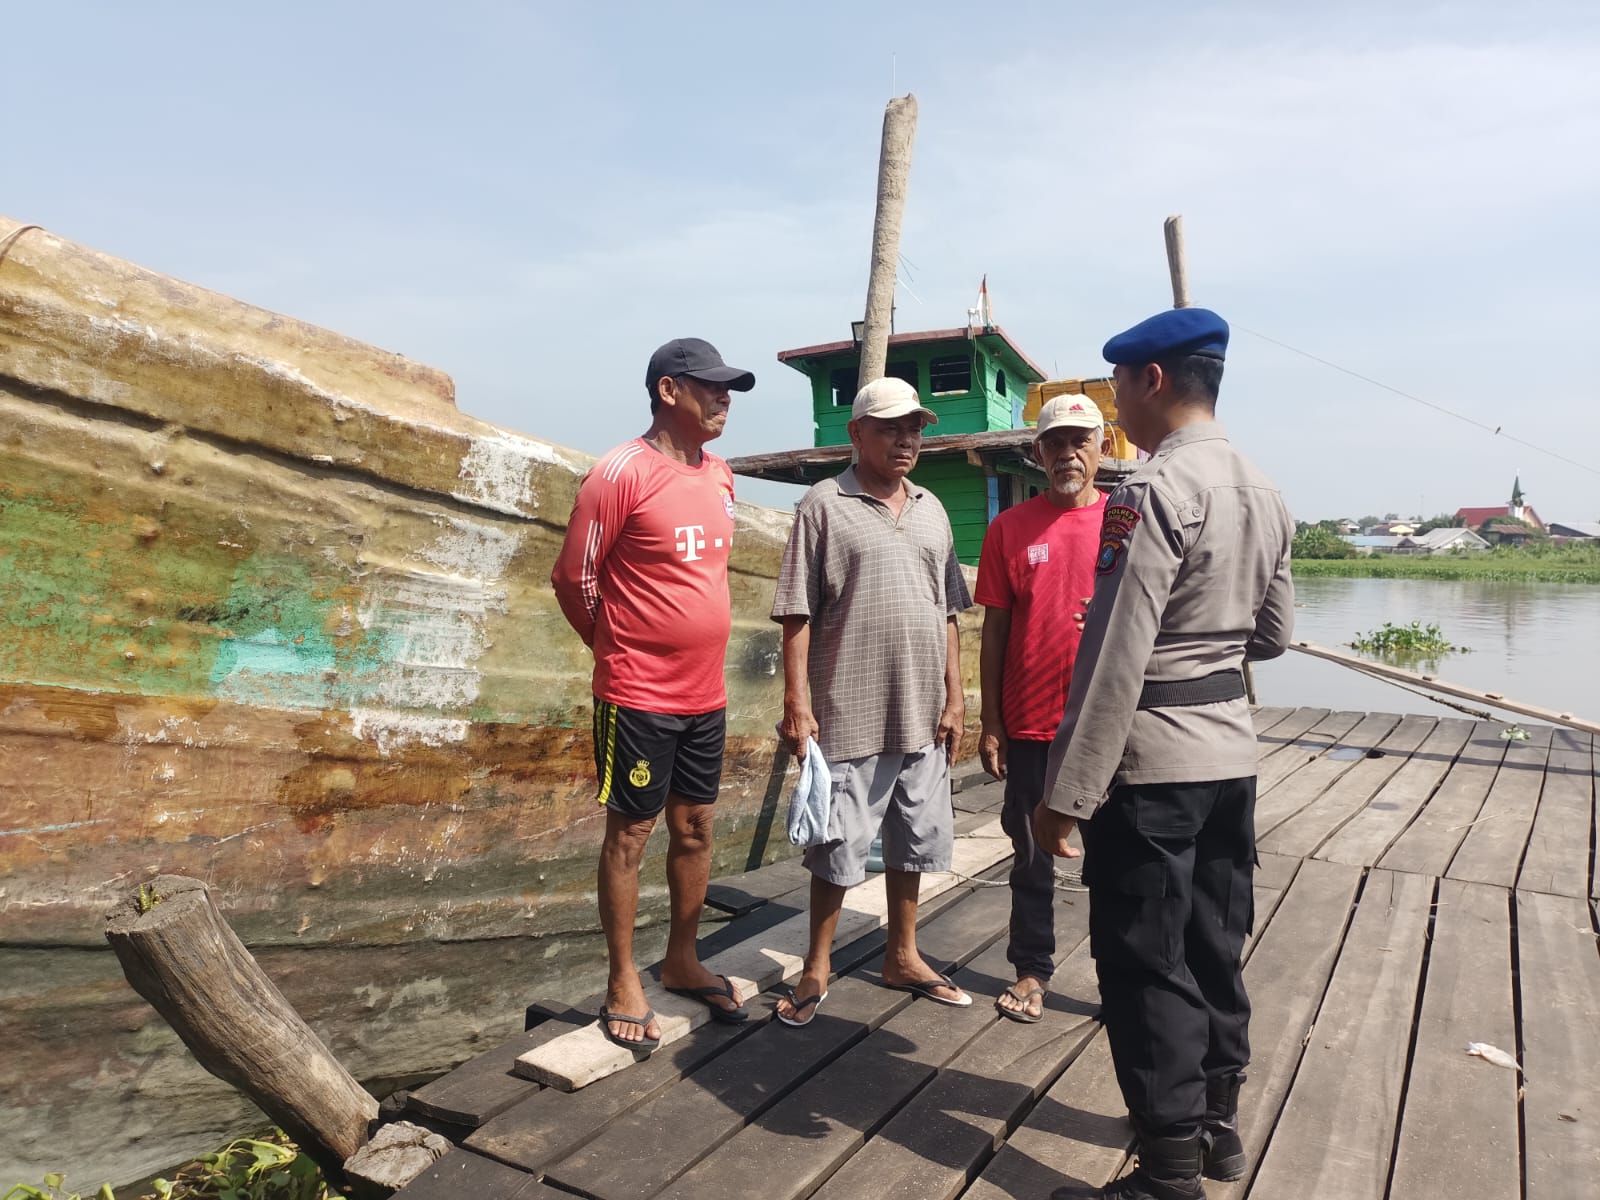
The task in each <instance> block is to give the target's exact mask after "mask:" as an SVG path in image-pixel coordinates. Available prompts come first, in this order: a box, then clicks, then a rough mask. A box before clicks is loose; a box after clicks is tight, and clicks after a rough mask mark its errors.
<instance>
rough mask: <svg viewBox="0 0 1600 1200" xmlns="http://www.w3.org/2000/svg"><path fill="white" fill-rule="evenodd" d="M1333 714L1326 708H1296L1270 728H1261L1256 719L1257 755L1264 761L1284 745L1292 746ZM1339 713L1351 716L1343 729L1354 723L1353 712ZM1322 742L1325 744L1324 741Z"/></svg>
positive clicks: (1284, 746) (1282, 748)
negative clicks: (1258, 749)
mask: <svg viewBox="0 0 1600 1200" xmlns="http://www.w3.org/2000/svg"><path fill="white" fill-rule="evenodd" d="M1334 715H1335V714H1334V713H1332V712H1331V711H1329V710H1328V709H1326V708H1296V709H1293V710H1292V711H1291V712H1290V713H1289V714H1288V715H1287V716H1285V717H1283V718H1282V719H1280V720H1279V721H1277V722H1275V723H1274V724H1273V725H1272V727H1271V728H1270V729H1263V728H1262V727H1261V724H1260V722H1259V721H1258V722H1257V723H1256V742H1257V743H1258V745H1259V747H1260V753H1259V755H1258V757H1259V758H1260V759H1261V761H1263V762H1264V761H1265V760H1266V759H1267V758H1269V757H1271V756H1272V755H1274V754H1277V753H1279V752H1280V751H1282V750H1284V749H1285V748H1286V747H1289V746H1293V745H1294V744H1295V743H1296V742H1297V741H1299V740H1300V739H1301V738H1302V737H1303V736H1305V735H1306V734H1308V733H1309V732H1310V731H1311V730H1313V729H1315V728H1316V727H1317V726H1318V725H1320V724H1322V722H1324V721H1326V720H1327V719H1328V718H1329V717H1332V716H1334ZM1341 715H1349V716H1350V717H1351V720H1350V724H1349V725H1346V726H1344V729H1349V728H1351V727H1352V726H1354V725H1355V720H1354V714H1341ZM1343 731H1344V730H1343V729H1341V730H1340V732H1343ZM1316 740H1317V739H1315V738H1313V739H1312V741H1316ZM1308 744H1309V743H1308ZM1322 744H1326V743H1325V741H1323V743H1322Z"/></svg>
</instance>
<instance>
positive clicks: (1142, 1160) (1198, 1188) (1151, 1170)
mask: <svg viewBox="0 0 1600 1200" xmlns="http://www.w3.org/2000/svg"><path fill="white" fill-rule="evenodd" d="M1205 1195H1206V1193H1205V1188H1204V1187H1203V1186H1202V1185H1201V1183H1200V1135H1199V1134H1195V1135H1194V1136H1192V1137H1186V1138H1158V1137H1145V1136H1143V1135H1141V1136H1140V1138H1139V1163H1138V1165H1137V1166H1136V1167H1134V1169H1133V1171H1132V1172H1131V1173H1130V1174H1127V1175H1124V1176H1123V1177H1122V1178H1121V1179H1116V1180H1113V1181H1112V1182H1110V1183H1108V1184H1106V1186H1105V1187H1103V1188H1083V1189H1075V1188H1061V1189H1059V1190H1057V1191H1056V1192H1055V1193H1053V1196H1054V1198H1056V1200H1205Z"/></svg>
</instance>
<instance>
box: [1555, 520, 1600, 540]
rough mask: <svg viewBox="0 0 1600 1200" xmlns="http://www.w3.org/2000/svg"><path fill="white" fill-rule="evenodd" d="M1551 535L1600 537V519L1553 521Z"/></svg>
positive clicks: (1573, 537)
mask: <svg viewBox="0 0 1600 1200" xmlns="http://www.w3.org/2000/svg"><path fill="white" fill-rule="evenodd" d="M1550 536H1551V537H1554V538H1572V539H1574V540H1577V539H1580V538H1600V521H1551V522H1550Z"/></svg>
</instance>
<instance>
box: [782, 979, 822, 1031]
mask: <svg viewBox="0 0 1600 1200" xmlns="http://www.w3.org/2000/svg"><path fill="white" fill-rule="evenodd" d="M784 995H785V998H786V999H787V1000H788V1001H789V1003H790V1004H792V1005H794V1015H795V1017H798V1016H799V1015H800V1014H801V1013H803V1012H805V1011H806V1009H808V1008H809V1009H810V1010H811V1015H810V1016H809V1017H807V1018H806V1019H805V1020H804V1021H796V1020H795V1019H794V1017H786V1016H784V1015H783V1014H782V1013H781V1012H779V1011H778V1010H777V1009H773V1010H772V1015H773V1016H775V1017H777V1018H778V1020H780V1021H782V1022H783V1023H784V1024H785V1025H793V1026H794V1027H795V1028H796V1029H804V1028H805V1027H806V1026H807V1025H809V1024H811V1022H812V1021H813V1020H815V1019H816V1015H817V1009H818V1008H819V1007H820V1006H821V1004H822V1002H823V1001H824V1000H826V999H827V998H828V993H827V992H819V993H818V994H817V995H815V996H807V997H806V998H805V999H804V1000H800V999H797V998H796V997H795V994H794V989H793V988H789V989H788V990H787V991H786V992H785V993H784Z"/></svg>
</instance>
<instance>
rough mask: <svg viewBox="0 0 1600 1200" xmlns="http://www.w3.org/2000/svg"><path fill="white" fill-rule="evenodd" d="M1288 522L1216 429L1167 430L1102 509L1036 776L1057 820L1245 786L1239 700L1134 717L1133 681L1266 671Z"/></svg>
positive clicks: (1249, 734)
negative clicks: (1158, 787)
mask: <svg viewBox="0 0 1600 1200" xmlns="http://www.w3.org/2000/svg"><path fill="white" fill-rule="evenodd" d="M1293 537H1294V522H1293V521H1292V520H1291V519H1290V517H1289V512H1288V510H1287V509H1286V508H1285V507H1284V503H1283V497H1282V496H1281V495H1279V493H1278V489H1277V488H1276V487H1274V486H1273V485H1272V483H1271V482H1270V481H1269V480H1268V479H1267V478H1266V476H1264V475H1262V474H1261V472H1260V471H1258V470H1256V468H1255V467H1254V466H1253V465H1252V464H1251V463H1249V462H1248V461H1247V460H1246V459H1245V458H1244V457H1243V456H1242V455H1240V454H1239V452H1238V451H1237V450H1235V449H1234V448H1233V445H1232V443H1231V442H1229V441H1228V435H1227V433H1226V432H1225V431H1224V430H1223V428H1222V426H1221V425H1218V424H1217V423H1215V422H1212V421H1202V422H1196V423H1194V424H1191V425H1186V426H1184V427H1183V428H1181V429H1178V430H1175V431H1173V432H1172V433H1170V434H1168V435H1167V437H1165V438H1164V439H1163V440H1162V442H1161V444H1160V445H1159V446H1157V447H1156V452H1155V454H1154V455H1153V456H1152V457H1151V458H1150V460H1149V461H1148V462H1147V463H1145V464H1144V465H1143V466H1141V467H1140V468H1139V470H1138V471H1136V472H1135V473H1134V474H1133V475H1131V476H1130V477H1129V478H1128V479H1127V480H1126V481H1125V482H1124V483H1123V484H1122V486H1121V487H1119V488H1118V489H1117V490H1116V491H1115V492H1114V493H1113V494H1112V495H1111V497H1110V498H1109V499H1108V500H1107V502H1106V514H1105V517H1104V518H1103V524H1102V527H1101V545H1100V553H1099V557H1098V558H1097V560H1096V563H1095V571H1096V577H1095V589H1094V600H1093V602H1092V603H1091V604H1090V606H1089V613H1088V617H1087V619H1086V620H1085V622H1084V630H1083V642H1082V645H1081V646H1080V647H1079V649H1078V660H1077V664H1076V666H1075V668H1074V669H1073V672H1072V683H1071V687H1070V689H1069V691H1068V694H1067V709H1066V713H1065V715H1064V716H1063V717H1062V720H1061V728H1060V729H1059V730H1058V731H1057V733H1056V737H1055V740H1054V742H1052V743H1051V746H1050V754H1049V758H1048V761H1047V765H1046V773H1045V780H1046V788H1045V794H1046V795H1047V796H1048V797H1049V804H1050V807H1051V808H1052V809H1054V810H1055V811H1057V812H1060V813H1064V814H1066V815H1067V816H1074V817H1090V816H1092V815H1093V814H1094V812H1095V810H1096V809H1098V808H1099V807H1100V805H1101V804H1102V803H1104V801H1105V798H1106V794H1107V792H1109V791H1110V789H1111V787H1112V785H1113V784H1125V783H1195V782H1202V781H1206V780H1214V779H1241V778H1244V777H1246V776H1250V775H1254V774H1255V773H1256V756H1257V750H1256V735H1255V727H1254V725H1253V724H1252V723H1251V720H1250V706H1249V704H1248V703H1247V702H1246V701H1245V700H1244V699H1242V698H1241V699H1238V700H1225V701H1221V702H1216V703H1211V704H1199V705H1192V706H1184V707H1176V706H1175V707H1170V708H1150V709H1140V708H1139V707H1138V704H1139V694H1140V691H1141V689H1142V688H1143V686H1144V684H1145V682H1146V681H1147V680H1152V681H1154V680H1160V681H1173V680H1187V679H1198V678H1200V677H1202V676H1205V675H1210V674H1212V673H1213V672H1216V671H1222V670H1226V669H1228V668H1238V667H1240V666H1241V664H1242V663H1243V662H1244V661H1245V660H1246V659H1265V658H1276V657H1277V656H1278V655H1280V654H1282V653H1283V652H1284V650H1285V649H1286V648H1287V647H1288V644H1289V638H1290V635H1291V633H1292V631H1293V628H1294V585H1293V583H1292V582H1291V580H1290V576H1289V545H1290V542H1291V541H1292V540H1293Z"/></svg>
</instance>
